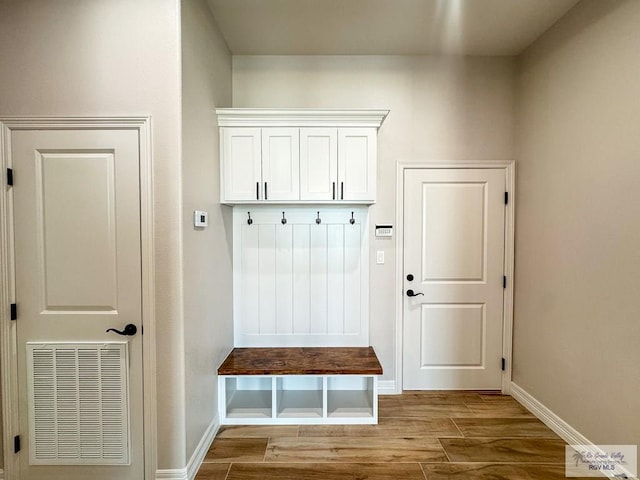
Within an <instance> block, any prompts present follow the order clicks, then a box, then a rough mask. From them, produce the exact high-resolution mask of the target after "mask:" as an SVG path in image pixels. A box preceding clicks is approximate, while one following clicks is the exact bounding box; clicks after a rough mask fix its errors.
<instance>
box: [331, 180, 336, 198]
mask: <svg viewBox="0 0 640 480" xmlns="http://www.w3.org/2000/svg"><path fill="white" fill-rule="evenodd" d="M332 192H333V193H332V194H331V199H332V200H335V199H336V182H333V187H332Z"/></svg>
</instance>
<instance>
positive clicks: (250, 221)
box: [247, 212, 253, 225]
mask: <svg viewBox="0 0 640 480" xmlns="http://www.w3.org/2000/svg"><path fill="white" fill-rule="evenodd" d="M247 215H249V220H247V223H248V224H249V225H251V224H252V223H253V219H252V218H251V212H247Z"/></svg>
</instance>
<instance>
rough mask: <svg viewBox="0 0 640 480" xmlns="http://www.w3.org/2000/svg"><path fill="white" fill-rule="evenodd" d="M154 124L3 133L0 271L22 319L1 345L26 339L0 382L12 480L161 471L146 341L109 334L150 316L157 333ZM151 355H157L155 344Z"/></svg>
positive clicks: (68, 123) (42, 125)
mask: <svg viewBox="0 0 640 480" xmlns="http://www.w3.org/2000/svg"><path fill="white" fill-rule="evenodd" d="M100 127H104V128H100ZM147 128H148V119H144V118H141V119H86V120H85V119H81V120H80V119H79V120H77V121H76V120H73V119H59V120H58V123H56V119H41V120H38V119H32V120H29V119H25V120H13V121H12V122H11V123H9V122H8V124H6V125H5V128H4V129H3V132H4V140H5V148H4V150H3V152H4V155H3V163H4V164H6V165H11V166H12V168H13V171H14V174H15V185H14V186H13V187H10V188H8V189H7V191H6V192H5V197H3V200H4V202H3V208H6V207H13V208H11V209H9V208H6V210H4V211H3V213H7V216H6V217H5V218H7V222H3V223H4V225H3V227H5V228H4V229H3V230H4V232H5V233H6V232H10V231H11V227H12V225H11V223H13V234H14V236H15V243H14V245H13V246H14V255H11V256H14V257H15V260H14V265H15V267H14V268H12V269H8V268H6V267H7V265H6V264H3V269H2V270H3V276H5V275H6V274H8V273H9V271H11V270H12V271H14V272H15V282H13V281H11V284H12V288H11V289H10V291H9V292H8V294H9V297H11V301H13V302H16V303H17V304H18V321H17V322H13V324H14V325H16V326H17V328H14V329H13V331H12V330H11V329H10V328H9V329H8V328H6V324H5V325H3V328H2V335H3V338H2V343H3V349H4V348H6V346H7V345H9V346H10V345H11V343H12V339H13V340H14V341H16V339H17V341H16V345H17V349H16V353H17V355H16V357H15V360H16V361H17V365H16V362H10V363H11V365H5V364H3V375H2V380H3V381H2V384H3V395H5V394H6V393H7V392H8V395H6V396H5V400H6V403H5V407H6V406H7V404H9V405H12V406H13V411H14V412H15V414H13V415H7V411H6V410H5V415H4V417H5V428H7V427H8V429H9V432H14V433H19V434H20V435H21V444H22V449H21V451H20V453H19V454H18V455H15V457H17V459H18V461H17V462H16V461H15V460H16V458H13V459H12V460H14V462H9V463H10V465H8V468H7V472H6V473H7V478H17V475H18V471H20V478H24V479H32V478H33V479H38V478H47V479H56V478H65V479H66V478H69V479H73V478H89V477H91V476H96V475H97V476H99V477H100V478H105V479H107V478H118V479H121V478H122V479H126V478H131V479H133V478H136V479H138V478H144V477H145V474H146V475H149V473H151V472H153V470H154V469H155V467H154V465H155V454H154V453H153V449H155V440H154V439H153V438H152V437H153V435H150V436H149V437H150V438H149V443H150V445H146V446H145V442H144V441H143V438H144V429H145V428H146V429H147V430H149V426H150V424H151V422H150V420H151V419H152V418H153V417H154V412H155V404H154V405H152V406H151V407H150V408H147V409H145V408H143V397H142V391H143V383H144V384H145V388H149V387H150V383H151V382H150V380H151V378H150V377H151V375H148V376H147V377H145V378H143V351H142V343H143V338H142V335H141V334H140V332H139V333H138V335H135V336H128V337H124V336H119V335H116V334H114V333H106V331H105V330H106V329H107V328H110V327H115V328H117V329H122V328H123V327H124V325H125V324H127V323H133V324H135V325H136V326H137V327H138V329H139V330H140V329H141V327H142V321H143V317H144V318H145V320H149V323H148V325H147V331H146V332H145V333H146V334H148V335H149V338H148V340H151V339H153V336H154V335H153V334H154V331H153V324H152V322H151V319H152V310H151V305H152V296H151V297H150V295H149V294H150V293H152V291H153V282H152V279H151V278H150V274H151V273H152V257H151V255H150V254H151V251H152V248H151V244H150V242H151V235H150V233H151V228H150V225H151V221H150V220H151V218H150V214H149V210H148V209H149V207H150V205H151V204H150V193H151V190H150V188H151V185H150V175H149V172H150V161H149V160H150V158H149V155H148V153H149V149H148V131H147ZM140 172H143V174H142V177H141V174H140ZM141 193H142V196H141ZM141 212H143V213H142V217H143V221H142V224H141ZM11 220H13V222H12V221H11ZM3 243H4V242H3ZM10 246H11V245H10V244H9V242H7V243H4V244H3V249H2V250H3V252H9V253H10V254H11V248H8V247H10ZM6 276H8V277H10V275H6ZM9 280H11V278H9ZM13 285H15V287H13ZM143 288H144V299H143ZM3 293H5V292H3ZM4 320H5V319H4V318H3V322H4ZM145 349H146V351H145V355H144V356H145V361H148V360H149V358H152V356H151V355H152V353H153V347H152V346H150V345H148V344H147V343H145ZM5 358H6V356H5V355H3V360H4V359H5ZM3 363H4V362H3ZM149 363H151V362H149ZM11 367H13V368H16V367H17V382H16V383H14V384H13V385H12V382H11V381H10V380H9V379H10V378H11V377H12V372H11V371H9V369H10V368H11ZM32 379H33V381H31V380H32ZM16 391H17V393H18V395H17V398H19V400H18V401H16V400H17V398H16V397H14V395H13V394H14V392H16ZM145 448H146V452H145ZM145 453H146V457H147V458H146V459H147V464H146V466H145ZM18 464H19V467H20V468H19V469H18V468H17V467H18ZM145 470H146V472H145Z"/></svg>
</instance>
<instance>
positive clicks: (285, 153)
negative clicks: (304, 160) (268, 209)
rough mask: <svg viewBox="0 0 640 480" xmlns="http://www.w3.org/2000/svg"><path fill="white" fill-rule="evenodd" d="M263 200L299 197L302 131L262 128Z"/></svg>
mask: <svg viewBox="0 0 640 480" xmlns="http://www.w3.org/2000/svg"><path fill="white" fill-rule="evenodd" d="M262 182H263V185H262V187H263V200H269V201H271V200H273V201H278V200H298V199H299V198H300V129H298V128H263V129H262Z"/></svg>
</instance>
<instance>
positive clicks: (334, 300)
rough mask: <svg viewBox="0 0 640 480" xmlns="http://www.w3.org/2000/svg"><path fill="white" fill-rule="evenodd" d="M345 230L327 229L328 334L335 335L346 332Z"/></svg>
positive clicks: (337, 226) (330, 226) (338, 227)
mask: <svg viewBox="0 0 640 480" xmlns="http://www.w3.org/2000/svg"><path fill="white" fill-rule="evenodd" d="M350 226H351V225H350ZM344 228H345V227H344V225H329V226H328V227H327V307H328V311H327V333H334V334H336V333H337V334H342V333H343V332H344V303H345V302H344V251H345V244H344ZM356 298H357V297H356Z"/></svg>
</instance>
